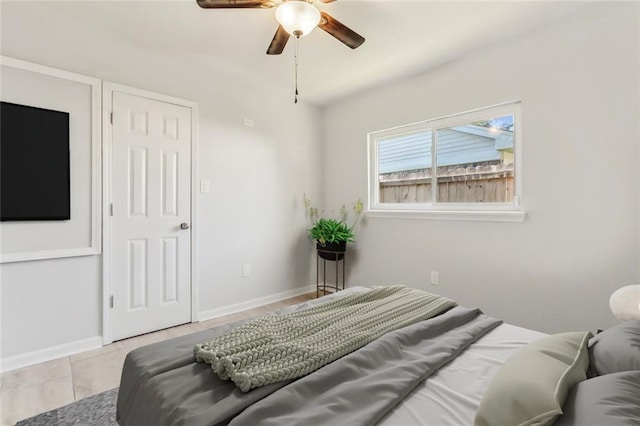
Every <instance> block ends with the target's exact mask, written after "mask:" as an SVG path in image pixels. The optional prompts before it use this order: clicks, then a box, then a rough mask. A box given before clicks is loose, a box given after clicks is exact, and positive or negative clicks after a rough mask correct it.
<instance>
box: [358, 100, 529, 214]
mask: <svg viewBox="0 0 640 426" xmlns="http://www.w3.org/2000/svg"><path fill="white" fill-rule="evenodd" d="M510 114H513V116H514V122H515V128H514V136H515V141H514V148H513V150H514V158H515V164H514V178H515V184H514V189H515V193H514V197H513V202H512V203H436V202H431V203H380V202H379V199H380V198H379V192H380V185H379V172H378V164H379V162H378V152H379V149H378V145H379V140H380V139H384V138H388V137H389V136H398V135H401V134H404V133H413V132H416V131H420V130H422V131H425V130H427V131H437V129H442V128H448V127H455V126H460V125H464V124H469V123H470V122H473V121H478V120H483V119H487V118H490V117H499V116H503V115H510ZM367 144H368V149H367V152H368V164H369V168H368V176H369V185H368V186H369V188H368V210H367V216H370V217H392V218H399V217H405V218H412V219H440V220H481V221H499V222H522V221H523V220H524V218H525V212H524V210H523V208H522V172H521V171H522V106H521V103H520V102H519V101H517V102H506V103H503V104H499V105H493V106H489V107H484V108H478V109H474V110H471V111H466V112H462V113H458V114H452V115H447V116H444V117H439V118H434V119H430V120H425V121H420V122H417V123H413V124H408V125H403V126H398V127H393V128H390V129H384V130H379V131H375V132H371V133H369V134H368V135H367ZM436 144H437V141H436V140H435V138H434V140H433V141H432V147H431V155H432V162H431V164H432V165H433V166H432V168H433V170H434V171H435V170H437V164H436V155H437V149H436ZM432 188H437V173H432ZM435 193H436V191H435V190H434V191H433V194H434V195H433V197H434V198H433V200H434V201H435Z"/></svg>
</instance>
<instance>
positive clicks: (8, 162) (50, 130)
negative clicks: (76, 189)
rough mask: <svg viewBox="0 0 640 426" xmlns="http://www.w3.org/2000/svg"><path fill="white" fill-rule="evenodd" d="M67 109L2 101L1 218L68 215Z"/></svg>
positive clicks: (43, 217) (0, 125) (46, 218)
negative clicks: (50, 108)
mask: <svg viewBox="0 0 640 426" xmlns="http://www.w3.org/2000/svg"><path fill="white" fill-rule="evenodd" d="M70 200H71V198H70V175H69V113H68V112H60V111H52V110H49V109H42V108H36V107H32V106H25V105H17V104H13V103H9V102H0V220H2V221H19V220H69V219H70V218H71V206H70Z"/></svg>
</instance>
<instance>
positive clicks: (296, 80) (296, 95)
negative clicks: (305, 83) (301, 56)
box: [293, 37, 300, 104]
mask: <svg viewBox="0 0 640 426" xmlns="http://www.w3.org/2000/svg"><path fill="white" fill-rule="evenodd" d="M298 40H300V37H296V38H295V40H294V44H293V59H294V61H293V62H294V66H295V70H294V76H295V77H294V78H295V85H296V92H295V97H294V101H293V103H294V104H297V103H298Z"/></svg>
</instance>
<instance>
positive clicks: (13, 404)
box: [0, 292, 316, 426]
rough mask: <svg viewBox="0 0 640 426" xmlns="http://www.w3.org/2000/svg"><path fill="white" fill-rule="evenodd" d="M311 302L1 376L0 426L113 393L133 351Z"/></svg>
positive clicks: (195, 325) (284, 303) (222, 320)
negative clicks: (125, 359)
mask: <svg viewBox="0 0 640 426" xmlns="http://www.w3.org/2000/svg"><path fill="white" fill-rule="evenodd" d="M315 297H316V293H315V292H314V293H309V294H305V295H302V296H298V297H294V298H291V299H286V300H282V301H279V302H275V303H272V304H269V305H265V306H260V307H257V308H254V309H250V310H247V311H243V312H239V313H236V314H231V315H227V316H224V317H220V318H215V319H212V320H209V321H203V322H198V323H193V324H185V325H180V326H177V327H173V328H168V329H166V330H160V331H156V332H154V333H149V334H144V335H142V336H136V337H132V338H130V339H125V340H120V341H118V342H114V343H112V344H110V345H107V346H103V347H102V348H99V349H95V350H91V351H87V352H82V353H78V354H75V355H71V356H68V357H64V358H60V359H56V360H53V361H48V362H43V363H41V364H36V365H32V366H29V367H25V368H21V369H19V370H13V371H8V372H6V373H3V374H2V375H0V410H1V411H0V425H2V426H13V425H15V423H16V422H17V421H18V420H22V419H25V418H27V417H31V416H34V415H36V414H38V413H42V412H45V411H49V410H53V409H54V408H57V407H61V406H63V405H66V404H70V403H72V402H74V401H78V400H80V399H82V398H86V397H88V396H91V395H95V394H97V393H100V392H103V391H106V390H108V389H112V388H115V387H116V386H118V385H119V384H120V375H121V373H122V364H123V362H124V358H125V356H126V355H127V353H128V352H129V351H131V350H133V349H135V348H138V347H140V346H144V345H148V344H150V343H154V342H159V341H162V340H167V339H171V338H174V337H178V336H181V335H184V334H189V333H193V332H196V331H200V330H204V329H207V328H210V327H215V326H217V325H220V324H226V323H230V322H234V321H238V320H241V319H246V318H252V317H255V316H258V315H262V314H265V313H268V312H271V311H275V310H277V309H280V308H283V307H285V306H289V305H293V304H296V303H300V302H304V301H306V300H310V299H314V298H315Z"/></svg>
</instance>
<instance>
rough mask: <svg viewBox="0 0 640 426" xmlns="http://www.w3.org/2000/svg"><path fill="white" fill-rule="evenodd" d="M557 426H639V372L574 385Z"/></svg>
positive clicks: (616, 374) (599, 378)
mask: <svg viewBox="0 0 640 426" xmlns="http://www.w3.org/2000/svg"><path fill="white" fill-rule="evenodd" d="M562 411H563V413H564V414H563V415H562V416H560V417H558V420H557V421H556V423H555V426H570V425H574V426H591V425H594V426H596V425H597V426H600V425H607V426H623V425H625V426H627V425H628V426H632V425H635V426H637V425H638V424H640V371H623V372H621V373H614V374H607V375H606V376H599V377H594V378H593V379H589V380H585V381H583V382H580V383H578V384H576V385H575V386H573V387H572V388H571V390H570V391H569V395H567V400H566V401H565V404H564V407H563V409H562Z"/></svg>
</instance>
